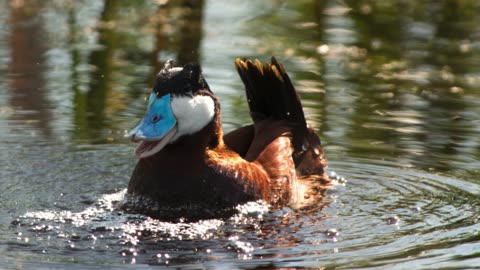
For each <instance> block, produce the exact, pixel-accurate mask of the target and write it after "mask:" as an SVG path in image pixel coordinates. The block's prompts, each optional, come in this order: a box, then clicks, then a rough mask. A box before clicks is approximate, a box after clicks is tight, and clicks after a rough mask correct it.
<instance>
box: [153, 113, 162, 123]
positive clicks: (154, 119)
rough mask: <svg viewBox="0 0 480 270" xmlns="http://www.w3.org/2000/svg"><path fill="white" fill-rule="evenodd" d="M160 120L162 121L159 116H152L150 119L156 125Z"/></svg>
mask: <svg viewBox="0 0 480 270" xmlns="http://www.w3.org/2000/svg"><path fill="white" fill-rule="evenodd" d="M160 119H162V118H161V117H160V116H158V115H154V116H153V117H152V122H153V123H156V122H158V121H160Z"/></svg>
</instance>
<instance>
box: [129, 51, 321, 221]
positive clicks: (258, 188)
mask: <svg viewBox="0 0 480 270" xmlns="http://www.w3.org/2000/svg"><path fill="white" fill-rule="evenodd" d="M236 65H237V69H238V70H239V73H240V75H241V77H242V80H244V83H245V84H246V87H247V97H248V98H249V102H250V100H252V99H253V101H254V102H250V103H249V105H250V110H251V111H252V118H253V121H254V124H253V125H250V126H246V127H243V128H240V129H238V130H235V131H233V132H231V133H229V134H227V135H225V136H224V135H223V132H222V128H221V114H220V105H219V102H218V99H217V98H216V97H215V96H214V95H213V94H212V93H211V92H210V91H209V90H208V89H204V90H200V93H199V94H201V95H208V96H211V97H212V99H213V100H214V101H215V117H214V119H213V121H211V122H210V123H209V124H208V125H207V126H205V127H204V128H203V129H202V130H201V131H200V132H197V133H196V134H192V135H189V136H184V137H181V138H180V139H179V140H178V141H176V142H175V143H172V144H169V145H167V146H165V148H164V149H162V150H161V151H160V152H158V153H157V154H155V155H154V156H152V157H149V158H144V159H141V160H139V162H138V164H137V166H136V168H135V170H134V172H133V175H132V178H131V180H130V183H129V186H128V196H130V197H143V198H145V200H144V201H148V203H144V202H142V203H140V206H139V205H135V204H134V203H127V204H125V205H126V206H125V208H127V209H129V208H130V209H133V210H134V211H136V212H144V213H147V214H149V215H152V216H156V217H160V218H165V219H171V218H178V217H187V218H191V219H198V218H209V217H216V216H219V215H220V214H221V213H223V212H224V211H225V210H226V209H230V208H231V207H233V206H236V205H238V204H240V203H245V202H248V201H253V200H258V199H262V200H264V201H266V202H268V203H270V204H271V205H274V206H282V205H287V204H292V205H293V204H295V205H301V200H302V198H303V197H307V196H309V195H308V194H313V193H315V190H317V191H318V189H319V187H325V185H326V184H327V185H328V180H329V179H328V177H327V176H326V175H325V172H324V168H325V166H326V161H325V159H324V158H323V150H322V148H321V146H320V140H319V139H318V136H317V135H316V134H315V132H314V131H313V130H312V129H310V128H307V127H306V123H305V119H304V116H303V110H302V108H301V105H300V101H299V100H298V97H297V96H296V93H295V90H294V89H293V86H291V83H290V81H289V80H288V81H286V80H287V79H288V76H287V75H286V73H285V72H284V71H283V67H282V66H281V65H280V64H278V63H277V62H276V60H275V59H272V65H270V64H265V65H264V66H263V67H262V66H259V64H258V62H251V61H241V60H237V62H236ZM251 70H254V72H256V73H255V74H257V73H258V74H261V76H267V75H269V74H270V75H271V76H273V77H270V78H264V77H262V78H261V80H265V81H261V82H260V83H259V85H258V86H257V85H252V82H248V80H253V81H254V82H256V81H255V80H257V79H258V78H255V76H256V75H255V74H253V75H252V74H245V73H243V74H242V72H247V73H248V72H250V71H251ZM272 74H273V75H272ZM252 76H253V77H252ZM271 80H274V82H273V83H272V85H271V87H270V88H272V89H262V91H263V90H265V93H259V91H260V90H259V89H258V88H259V87H260V88H261V87H262V83H269V82H270V81H271ZM275 80H276V81H277V82H275ZM246 81H247V82H246ZM275 83H276V84H285V85H286V86H283V85H280V87H283V88H284V89H283V90H282V89H274V88H278V85H276V84H275ZM268 85H269V86H270V84H268ZM267 88H268V87H267ZM277 90H278V91H283V92H280V93H279V94H278V97H277V99H278V100H279V101H278V100H273V102H279V103H282V102H283V103H286V104H283V105H282V104H279V105H278V106H279V108H272V105H269V104H267V105H265V104H263V103H265V102H267V100H268V99H274V97H275V96H276V95H277V94H276V92H272V91H277ZM252 91H257V92H253V93H252ZM269 91H270V92H269ZM252 95H253V96H252ZM272 95H273V97H272ZM291 98H294V99H295V100H291ZM255 102H256V103H255ZM263 106H266V107H268V106H270V108H263ZM265 110H267V111H265ZM282 110H287V113H286V115H287V116H286V117H282V116H281V115H282V113H283V112H282ZM279 115H280V117H279ZM299 185H306V186H304V187H301V188H298V186H299ZM137 202H138V201H137ZM299 202H300V203H299ZM149 204H153V205H149Z"/></svg>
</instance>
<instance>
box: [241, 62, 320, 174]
mask: <svg viewBox="0 0 480 270" xmlns="http://www.w3.org/2000/svg"><path fill="white" fill-rule="evenodd" d="M235 67H236V69H237V71H238V73H239V75H240V78H241V79H242V81H243V83H244V84H245V90H246V93H247V99H248V104H249V107H250V113H251V116H252V119H253V122H254V125H259V124H261V123H262V122H265V121H263V120H265V119H274V120H281V121H277V123H280V124H279V125H282V126H283V127H284V129H283V130H282V129H279V128H278V127H277V130H279V131H280V132H281V131H284V130H285V129H288V132H289V133H290V136H291V142H292V146H293V153H292V158H293V161H294V162H295V167H296V169H297V174H299V175H298V176H301V175H311V174H316V175H322V176H325V172H324V168H325V167H326V160H325V159H324V158H323V149H322V147H321V142H320V138H319V137H318V135H317V134H316V133H315V131H314V130H313V129H311V128H309V127H307V123H306V121H305V115H304V113H303V108H302V104H301V102H300V97H299V96H298V94H297V92H296V91H295V88H294V87H293V84H292V82H291V81H290V78H289V77H288V75H287V73H286V72H285V69H284V67H283V65H282V64H281V63H279V62H278V61H277V60H276V59H275V57H272V58H271V63H268V62H266V63H263V64H262V63H261V62H260V61H258V60H246V59H236V60H235ZM276 135H277V134H273V135H272V137H275V136H276ZM272 139H273V138H272ZM266 141H268V140H266ZM267 143H268V142H267Z"/></svg>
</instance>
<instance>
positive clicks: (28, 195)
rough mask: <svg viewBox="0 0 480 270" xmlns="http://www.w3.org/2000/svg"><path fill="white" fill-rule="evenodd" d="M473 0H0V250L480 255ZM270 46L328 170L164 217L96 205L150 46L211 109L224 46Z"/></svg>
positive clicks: (78, 261) (225, 59) (165, 259)
mask: <svg viewBox="0 0 480 270" xmlns="http://www.w3.org/2000/svg"><path fill="white" fill-rule="evenodd" d="M479 16H480V5H479V4H478V3H477V2H476V1H422V2H419V3H417V2H411V3H410V2H398V3H385V1H320V0H319V1H235V2H228V3H227V2H225V1H214V0H210V1H193V2H192V1H145V2H138V1H122V2H120V1H108V0H106V1H25V2H23V1H0V71H1V72H0V74H1V75H0V160H1V163H0V268H7V269H10V268H15V269H22V268H27V269H52V268H53V269H64V268H69V269H70V268H72V269H90V268H91V269H98V268H107V269H108V268H112V269H113V268H114V269H117V268H146V267H148V265H156V266H157V265H158V266H175V267H183V268H199V267H207V268H225V269H234V268H261V267H263V268H287V267H291V268H321V267H324V268H360V267H363V268H388V269H431V268H451V269H455V268H456V269H465V268H475V267H479V266H480V253H479V250H480V224H479V216H480V214H479V212H480V199H479V198H480V197H479V195H480V169H479V168H480V139H479V138H480V137H479V136H478V134H479V133H480V91H478V89H479V88H480V79H479V78H480V26H479V25H478V23H477V20H478V19H477V18H478V17H479ZM270 55H275V56H277V58H278V59H279V60H280V61H282V62H284V64H285V66H286V69H287V71H288V72H289V73H290V74H291V77H292V79H293V81H294V84H295V85H296V87H297V89H298V91H299V93H300V95H301V97H302V100H303V104H304V106H305V113H306V116H307V119H308V120H309V122H310V124H311V125H312V126H313V127H314V128H315V129H316V130H317V132H318V133H319V134H320V136H321V138H322V141H323V143H324V145H325V148H326V155H327V157H328V159H329V161H330V162H329V172H330V173H332V174H336V175H337V177H335V178H336V179H337V180H336V181H335V183H334V185H333V187H332V188H331V189H329V190H328V191H327V192H326V194H325V196H324V197H323V198H319V199H318V207H314V208H313V209H311V210H310V211H293V210H292V209H289V208H287V207H285V208H283V209H281V210H280V211H275V212H271V211H269V210H268V207H267V206H266V205H264V204H263V203H261V202H254V203H250V204H247V205H244V206H241V207H240V210H241V211H240V214H238V215H236V216H234V217H232V218H230V219H226V220H204V221H200V222H197V223H178V224H172V223H166V222H160V221H158V220H154V219H150V218H148V217H145V216H139V215H129V214H125V213H123V212H121V211H118V210H116V209H115V204H116V203H117V202H118V201H119V200H121V199H122V197H123V195H124V193H125V188H126V186H127V183H128V180H129V176H130V174H131V171H132V169H133V166H134V164H135V158H134V157H133V154H132V150H133V147H134V146H133V145H132V144H131V143H130V142H128V141H126V140H124V139H123V134H124V132H125V130H128V129H129V128H131V127H133V126H134V125H135V124H136V122H137V121H138V119H139V118H140V117H141V116H142V115H143V113H144V109H145V106H146V102H145V97H146V96H147V95H148V93H149V88H150V87H151V84H152V82H153V80H154V77H155V74H156V72H158V70H159V69H160V68H161V66H162V65H163V63H164V61H166V60H167V59H173V60H174V61H175V62H176V63H178V64H184V63H188V62H192V61H193V62H199V63H200V64H201V65H202V67H203V70H204V73H205V76H206V78H207V80H208V82H209V84H210V86H211V88H212V90H213V91H214V92H215V93H216V94H217V95H218V96H219V97H220V99H221V102H222V111H223V119H224V129H225V130H227V131H228V130H232V129H233V128H235V127H240V126H242V125H244V124H248V123H249V121H250V119H249V115H248V108H247V105H246V103H245V98H244V94H243V86H242V84H241V82H240V80H239V78H238V77H237V75H236V72H235V70H234V68H233V60H234V59H235V58H236V57H252V58H259V59H261V60H267V59H268V58H269V56H270Z"/></svg>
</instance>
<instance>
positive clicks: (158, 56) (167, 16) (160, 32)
mask: <svg viewBox="0 0 480 270" xmlns="http://www.w3.org/2000/svg"><path fill="white" fill-rule="evenodd" d="M203 9H204V1H203V0H198V1H195V0H172V1H167V3H166V4H165V5H160V6H159V7H158V10H157V14H155V16H154V17H153V19H154V21H155V27H154V28H155V33H154V35H155V48H154V50H153V52H152V59H153V67H155V68H154V72H158V71H159V70H160V69H161V68H162V66H163V63H164V62H165V61H166V60H169V59H162V58H168V57H171V56H173V55H171V54H169V53H168V52H171V53H172V54H174V55H175V59H172V60H174V61H175V63H176V64H177V65H184V64H187V63H190V62H197V63H198V62H199V60H200V45H201V40H202V37H203V33H202V31H203V30H202V19H203ZM169 28H174V29H175V30H174V32H173V34H167V33H168V32H170V31H171V30H170V31H169ZM155 75H156V73H155Z"/></svg>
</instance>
